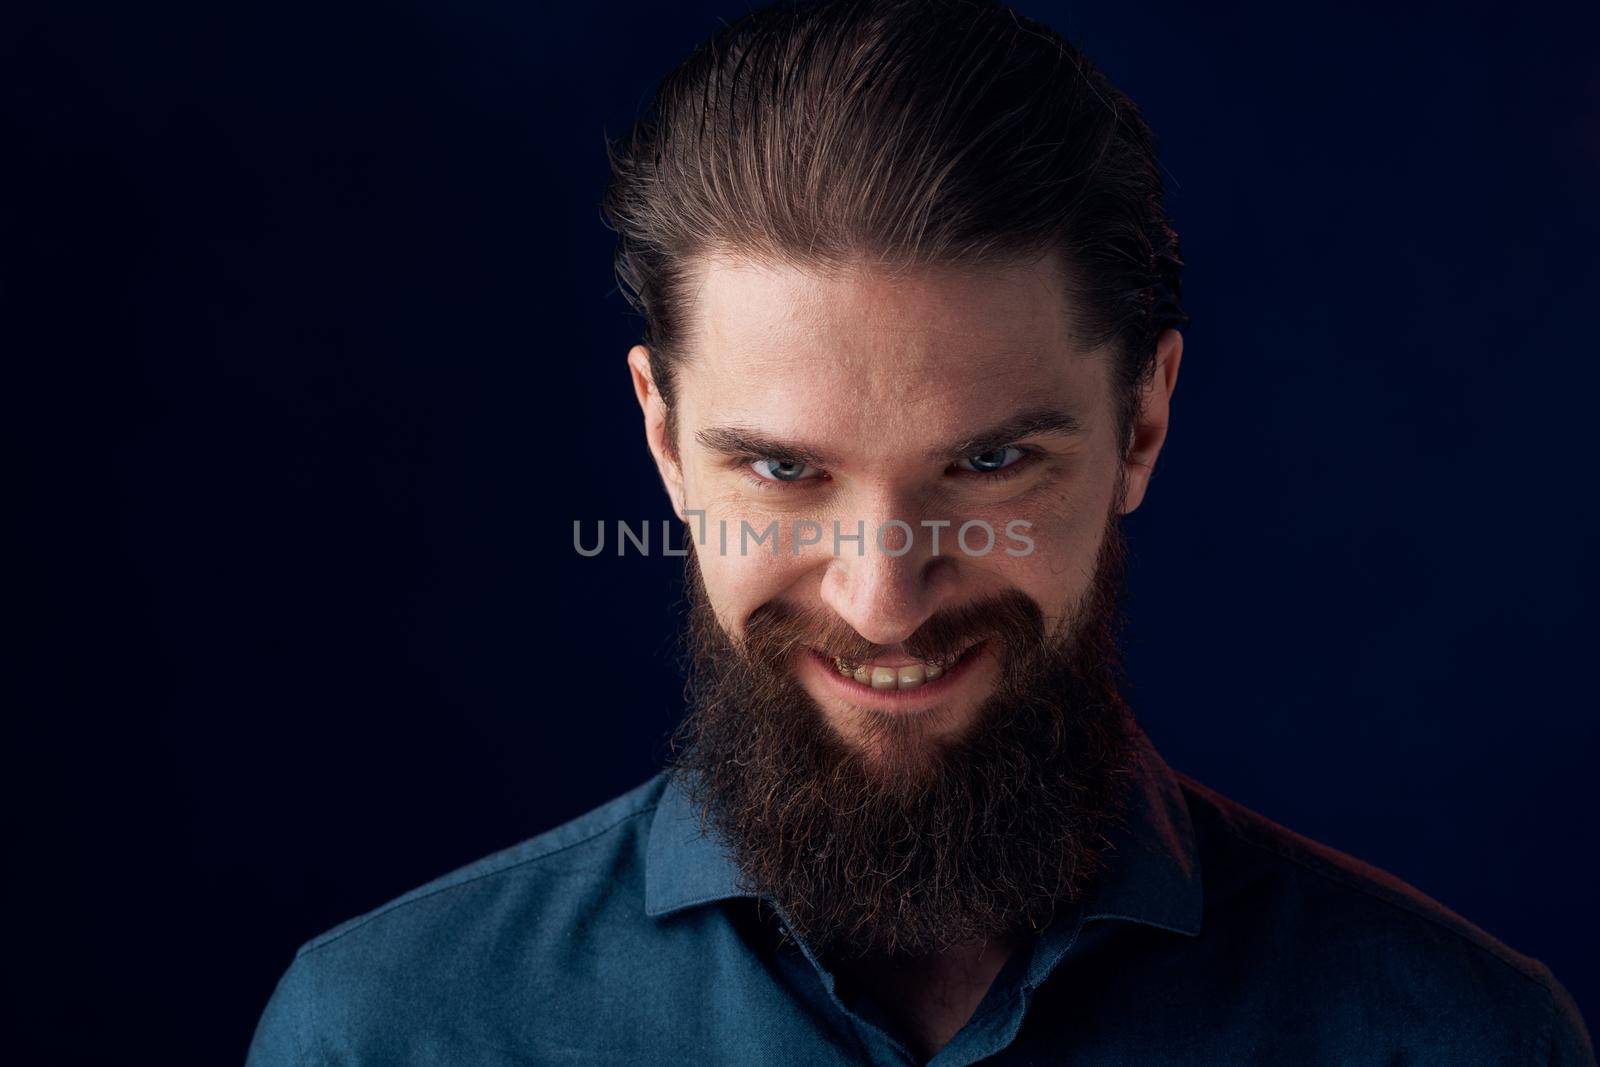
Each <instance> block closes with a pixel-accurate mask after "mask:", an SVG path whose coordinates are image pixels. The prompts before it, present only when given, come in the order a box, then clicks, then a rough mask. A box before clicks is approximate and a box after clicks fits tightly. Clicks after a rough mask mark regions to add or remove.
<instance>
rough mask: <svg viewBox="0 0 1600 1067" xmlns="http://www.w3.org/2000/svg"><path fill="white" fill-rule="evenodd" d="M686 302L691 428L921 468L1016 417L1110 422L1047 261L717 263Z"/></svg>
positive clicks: (1100, 359)
mask: <svg viewBox="0 0 1600 1067" xmlns="http://www.w3.org/2000/svg"><path fill="white" fill-rule="evenodd" d="M698 267H699V270H698V277H697V278H696V279H695V281H694V282H693V283H692V284H691V285H690V286H688V287H686V288H687V291H688V293H689V294H690V306H689V307H688V308H686V309H685V310H686V311H687V313H688V323H687V325H688V326H689V331H688V334H689V343H688V344H686V345H685V346H684V347H685V350H686V351H685V357H686V358H685V362H684V365H683V366H682V367H681V368H680V371H679V379H678V380H679V383H680V386H679V390H678V400H679V409H680V410H679V415H680V419H681V420H682V421H681V425H683V426H684V427H685V428H692V427H694V426H696V425H704V424H705V423H706V422H707V421H708V420H711V419H715V420H716V421H717V422H719V423H734V424H739V425H746V426H753V427H759V428H761V429H762V430H764V431H766V432H769V433H772V434H775V435H779V436H792V437H796V438H804V439H806V440H808V441H811V442H813V443H815V444H818V445H825V446H826V447H827V448H828V449H829V450H830V451H832V452H835V453H839V454H848V453H849V452H850V451H851V450H852V449H854V450H856V451H863V452H870V453H872V454H874V455H880V456H881V455H883V454H885V453H889V452H899V451H901V450H904V451H905V452H906V453H908V454H909V453H913V452H917V451H920V450H923V449H925V448H928V447H932V446H933V445H934V444H936V443H938V442H944V441H948V440H950V439H951V438H952V436H953V435H959V434H960V433H961V432H963V430H965V429H969V428H972V427H981V426H987V425H991V424H995V423H998V422H1001V421H1003V420H1005V419H1007V418H1009V417H1011V416H1013V415H1015V414H1016V413H1017V412H1018V411H1020V410H1026V409H1032V408H1041V407H1053V408H1060V409H1065V410H1068V411H1070V412H1072V413H1073V414H1074V415H1075V416H1076V417H1077V419H1078V421H1079V422H1080V423H1081V424H1083V425H1084V426H1093V425H1095V424H1096V423H1099V422H1101V421H1103V420H1104V419H1105V418H1107V417H1109V414H1110V396H1109V392H1108V383H1109V380H1110V376H1109V374H1108V373H1107V367H1106V360H1105V357H1104V355H1103V353H1099V352H1085V351H1083V350H1082V349H1081V348H1079V347H1077V346H1076V345H1075V343H1074V342H1073V340H1072V338H1071V336H1070V331H1069V322H1070V313H1069V311H1070V305H1069V303H1068V299H1069V298H1068V296H1067V294H1066V292H1065V288H1064V285H1063V283H1062V281H1061V278H1060V275H1059V273H1058V272H1057V270H1056V269H1055V267H1054V265H1053V262H1052V261H1050V260H1040V261H1036V262H1031V263H1019V264H1013V265H1009V266H1003V267H987V268H981V269H980V268H958V267H916V268H901V269H895V270H890V269H885V268H879V267H874V266H870V265H861V266H854V267H850V268H844V269H833V270H828V271H821V270H814V269H806V268H802V267H799V266H794V265H791V264H787V263H778V262H772V261H752V260H748V259H734V258H729V257H717V258H710V259H706V260H702V261H700V262H699V264H698Z"/></svg>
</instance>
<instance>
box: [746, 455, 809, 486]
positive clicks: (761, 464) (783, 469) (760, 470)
mask: <svg viewBox="0 0 1600 1067" xmlns="http://www.w3.org/2000/svg"><path fill="white" fill-rule="evenodd" d="M750 469H751V470H753V471H755V473H756V477H758V478H761V479H763V480H764V481H769V482H798V481H804V480H805V479H807V478H815V477H816V476H817V473H818V471H817V468H815V467H808V466H806V465H805V464H804V463H795V462H790V461H789V460H783V459H773V458H771V457H768V458H766V459H758V460H756V461H755V462H754V463H752V464H750Z"/></svg>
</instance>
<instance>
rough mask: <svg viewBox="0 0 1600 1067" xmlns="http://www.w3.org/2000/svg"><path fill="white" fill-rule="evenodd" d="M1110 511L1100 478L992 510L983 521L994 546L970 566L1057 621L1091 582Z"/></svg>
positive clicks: (1108, 494) (1108, 496) (1076, 602)
mask: <svg viewBox="0 0 1600 1067" xmlns="http://www.w3.org/2000/svg"><path fill="white" fill-rule="evenodd" d="M1109 507H1110V486H1109V483H1108V484H1107V485H1104V486H1102V485H1100V484H1099V480H1098V479H1096V480H1095V481H1094V483H1092V484H1083V483H1077V484H1071V485H1065V486H1062V487H1060V488H1057V489H1055V490H1053V491H1050V492H1046V493H1041V494H1038V495H1036V496H1034V497H1033V498H1031V499H1029V500H1027V501H1017V502H1014V503H1013V504H1011V505H1008V506H1006V507H1003V508H995V509H992V510H990V511H989V512H988V513H986V514H982V515H981V516H979V517H982V518H983V519H984V521H986V522H988V523H989V524H990V525H991V526H993V528H994V530H995V534H996V538H995V548H994V550H993V551H992V552H990V553H989V554H988V556H986V557H984V558H982V559H975V560H972V561H971V564H972V565H973V566H975V567H977V568H980V569H982V570H985V571H987V572H989V575H990V576H991V577H992V578H994V579H996V580H998V581H999V582H1001V583H1003V584H1005V585H1007V586H1010V587H1013V588H1016V589H1020V590H1021V591H1023V592H1024V593H1027V594H1028V595H1029V596H1030V597H1032V598H1033V599H1034V601H1035V602H1036V603H1038V605H1039V606H1040V608H1042V609H1043V610H1044V612H1045V614H1046V616H1047V617H1048V618H1049V619H1050V621H1051V622H1052V623H1053V622H1055V621H1057V620H1058V619H1059V618H1061V617H1062V616H1064V615H1066V614H1069V613H1070V612H1072V611H1073V610H1074V609H1075V607H1076V605H1077V604H1078V602H1079V600H1080V599H1081V598H1082V596H1083V594H1084V592H1085V591H1086V590H1087V589H1088V588H1089V586H1090V583H1091V581H1092V580H1093V577H1094V572H1095V564H1096V562H1097V560H1098V557H1099V552H1100V546H1101V542H1102V540H1103V539H1104V536H1105V530H1106V517H1107V515H1108V509H1109ZM1008 524H1011V525H1009V526H1008ZM1008 549H1009V550H1011V551H1010V552H1008V551H1007V550H1008ZM1012 552H1015V553H1018V554H1015V555H1013V554H1011V553H1012Z"/></svg>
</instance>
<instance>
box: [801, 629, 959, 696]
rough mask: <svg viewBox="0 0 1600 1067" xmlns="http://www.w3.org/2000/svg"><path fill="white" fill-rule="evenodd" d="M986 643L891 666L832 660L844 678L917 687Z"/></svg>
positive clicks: (884, 685) (881, 685)
mask: <svg viewBox="0 0 1600 1067" xmlns="http://www.w3.org/2000/svg"><path fill="white" fill-rule="evenodd" d="M982 644H983V642H982V641H978V642H975V643H973V644H971V645H968V646H967V647H966V648H964V649H962V650H961V651H960V652H959V653H957V654H956V655H954V656H951V657H948V658H944V659H939V660H914V661H913V662H911V663H902V664H892V665H890V664H879V663H871V662H868V663H848V662H846V661H845V660H842V659H839V658H838V657H831V658H830V660H829V662H831V663H832V664H833V669H834V670H835V671H837V672H838V673H839V675H840V677H842V678H848V679H851V680H852V681H854V682H856V683H857V684H859V685H863V686H867V687H869V688H871V689H879V690H891V689H894V690H900V689H917V688H920V687H921V686H924V685H926V684H927V683H929V682H933V681H937V680H938V679H940V678H942V677H944V676H945V674H946V673H948V672H950V671H952V670H954V669H955V668H956V667H957V666H959V665H960V664H962V663H964V662H965V661H966V660H967V658H968V657H969V656H971V655H972V653H973V652H974V651H975V650H976V649H977V648H978V647H979V646H980V645H982Z"/></svg>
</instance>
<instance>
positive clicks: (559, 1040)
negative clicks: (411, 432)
mask: <svg viewBox="0 0 1600 1067" xmlns="http://www.w3.org/2000/svg"><path fill="white" fill-rule="evenodd" d="M1133 785H1134V788H1133V792H1132V801H1131V803H1130V805H1129V810H1128V816H1127V819H1126V822H1125V825H1124V826H1122V827H1119V828H1118V829H1117V830H1116V831H1115V832H1114V833H1113V835H1112V840H1113V842H1114V844H1115V850H1114V852H1113V853H1112V854H1111V857H1110V861H1109V868H1108V871H1107V873H1106V874H1105V876H1104V877H1103V878H1102V879H1101V880H1100V881H1099V883H1098V885H1097V889H1096V891H1095V892H1094V893H1093V894H1091V895H1090V897H1089V898H1088V899H1087V900H1086V901H1085V902H1084V904H1083V905H1082V906H1080V907H1076V908H1073V909H1071V910H1070V911H1066V912H1064V913H1063V914H1061V915H1060V916H1059V917H1058V918H1057V920H1056V921H1055V923H1054V924H1053V925H1051V926H1050V927H1048V928H1047V929H1046V930H1045V931H1044V932H1043V933H1042V934H1041V935H1040V936H1039V937H1038V938H1037V939H1036V940H1035V941H1034V942H1033V944H1032V945H1031V946H1030V947H1029V948H1028V949H1027V950H1025V951H1021V952H1019V953H1017V954H1016V955H1014V956H1013V957H1012V959H1011V960H1010V962H1009V963H1007V965H1006V966H1005V968H1004V969H1003V970H1002V971H1001V973H1000V975H999V977H998V978H997V979H996V981H995V982H994V985H993V986H992V988H991V989H990V990H989V993H988V995H987V996H986V997H985V998H984V1000H983V1002H982V1003H981V1004H980V1005H979V1007H978V1009H977V1011H976V1012H975V1013H974V1015H973V1017H972V1019H971V1021H970V1022H968V1023H967V1025H966V1026H965V1028H963V1029H962V1030H961V1031H960V1032H959V1033H957V1034H956V1035H955V1037H954V1038H953V1039H952V1040H951V1041H950V1043H949V1044H948V1045H947V1046H945V1048H944V1049H943V1050H942V1051H941V1052H940V1053H939V1054H938V1055H937V1056H936V1057H935V1058H934V1059H933V1060H932V1061H931V1063H932V1064H935V1065H940V1067H943V1065H950V1067H955V1065H957V1064H967V1063H975V1062H978V1061H980V1060H983V1061H985V1062H988V1063H994V1064H1022V1063H1052V1064H1053V1063H1071V1064H1139V1065H1146V1064H1211V1063H1216V1064H1239V1063H1274V1064H1276V1063H1285V1064H1296V1065H1310V1064H1398V1063H1404V1064H1435V1063H1436V1064H1453V1065H1456V1064H1480V1063H1481V1064H1584V1063H1589V1064H1592V1063H1594V1062H1595V1061H1594V1051H1593V1048H1592V1045H1591V1044H1590V1039H1589V1035H1588V1033H1587V1031H1586V1030H1585V1028H1584V1024H1583V1020H1582V1019H1581V1017H1580V1016H1579V1013H1578V1010H1577V1008H1576V1007H1575V1005H1574V1004H1573V1002H1572V1000H1571V998H1570V997H1569V996H1568V995H1567V992H1566V990H1565V989H1563V988H1562V986H1561V985H1560V984H1559V983H1558V982H1557V981H1556V980H1555V978H1553V977H1552V976H1551V974H1550V972H1549V970H1547V969H1546V968H1545V967H1544V966H1543V965H1542V964H1540V963H1539V962H1537V961H1535V960H1532V959H1529V958H1527V957H1525V956H1522V955H1519V954H1518V953H1516V952H1513V951H1512V950H1511V949H1509V948H1507V947H1506V946H1505V945H1502V944H1500V943H1499V942H1497V941H1495V940H1494V939H1493V938H1491V937H1490V936H1489V935H1487V934H1485V933H1484V932H1483V931H1481V930H1479V929H1477V928H1476V927H1474V926H1472V925H1471V924H1470V923H1468V922H1466V921H1465V920H1463V919H1461V918H1459V917H1458V916H1456V915H1454V914H1453V913H1451V912H1450V911H1448V910H1446V909H1445V908H1444V907H1442V906H1441V905H1439V904H1437V903H1435V902H1434V901H1432V900H1430V899H1428V898H1427V897H1425V896H1423V895H1422V894H1421V893H1419V892H1417V891H1416V890H1415V889H1413V888H1411V887H1410V886H1408V885H1406V884H1405V883H1403V882H1401V881H1399V880H1398V879H1396V878H1394V877H1392V876H1390V875H1387V874H1385V873H1383V872H1381V871H1378V870H1375V869H1373V868H1371V867H1368V866H1366V865H1364V864H1362V863H1361V862H1359V861H1357V860H1354V859H1352V858H1350V857H1349V856H1346V855H1343V854H1341V853H1338V852H1335V851H1333V850H1331V849H1329V848H1326V847H1324V846H1322V845H1319V844H1316V843H1315V842H1312V841H1309V840H1306V839H1305V838H1302V837H1299V836H1297V835H1295V834H1293V833H1291V832H1289V831H1288V830H1285V829H1284V828H1282V827H1280V826H1278V825H1276V824H1274V823H1272V822H1270V821H1268V820H1267V819H1265V818H1263V817H1261V816H1260V815H1257V814H1255V813H1253V812H1250V811H1248V810H1246V809H1245V808H1243V807H1241V806H1239V805H1238V804H1235V803H1233V802H1231V801H1229V800H1227V799H1226V798H1224V797H1221V796H1219V795H1217V794H1216V793H1214V792H1212V791H1210V790H1209V789H1206V788H1205V787H1203V786H1201V785H1199V784H1197V783H1196V782H1194V781H1192V780H1191V779H1189V778H1188V777H1186V776H1184V775H1180V774H1177V773H1175V772H1173V771H1172V770H1171V769H1170V768H1169V767H1168V766H1167V765H1166V763H1165V762H1164V761H1163V760H1162V759H1161V757H1160V756H1159V755H1158V754H1157V753H1156V751H1155V749H1154V748H1152V747H1151V746H1150V745H1149V742H1148V740H1146V739H1143V738H1142V737H1141V739H1140V745H1139V757H1138V760H1137V764H1136V774H1135V777H1134V779H1133ZM776 924H777V920H776V919H775V918H774V912H773V910H772V909H771V908H770V907H759V906H758V905H757V902H756V900H755V899H754V898H753V897H752V896H751V895H750V894H748V893H746V892H744V891H742V890H741V889H740V888H739V887H738V884H737V879H736V871H735V868H734V867H733V865H732V864H731V863H730V861H729V860H728V858H727V857H726V855H725V854H724V852H723V850H722V849H721V848H720V847H719V845H718V843H717V841H716V840H715V839H714V838H710V837H707V836H703V835H702V834H701V833H700V831H699V826H698V823H697V821H696V819H695V817H694V814H693V812H692V811H691V809H690V806H689V804H688V802H687V799H686V797H685V793H684V790H683V788H682V784H681V783H680V782H679V781H677V780H676V779H674V778H672V777H670V776H665V775H658V776H657V777H655V778H653V779H652V780H650V781H649V782H646V783H645V784H644V785H642V786H640V787H639V788H637V789H635V790H633V791H632V792H630V793H628V794H626V795H624V796H621V797H619V798H617V799H616V800H613V801H611V802H610V803H608V804H606V805H604V806H602V807H600V808H598V809H596V810H594V811H592V812H590V813H589V814H587V815H584V816H582V817H580V818H578V819H576V820H574V821H573V822H570V823H568V824H566V825H565V826H561V827H559V828H557V829H555V830H552V831H550V832H549V833H546V834H542V835H540V836H539V837H535V838H533V839H532V840H530V841H527V842H525V843H524V844H521V845H518V846H516V847H515V848H512V849H510V850H508V851H505V852H502V853H499V854H498V855H495V856H491V857H489V858H488V859H485V860H481V861H479V862H478V863H475V864H473V865H471V866H469V867H466V868H464V869H462V870H460V871H457V872H456V873H454V874H451V875H448V876H446V877H444V878H441V879H439V880H438V881H436V882H434V883H432V884H430V885H427V886H424V887H422V888H420V889H418V890H416V891H414V892H412V893H409V894H407V895H405V896H403V897H401V898H399V899H398V900H396V901H394V902H392V903H390V904H388V905H385V906H384V907H381V908H379V909H377V910H376V911H374V912H372V913H371V914H368V915H366V916H363V917H361V918H359V919H355V920H354V921H352V922H349V923H346V924H345V925H343V926H340V927H338V928H336V929H334V930H331V931H329V932H328V933H326V934H324V935H322V936H321V937H318V938H316V939H314V940H312V941H311V942H309V943H308V944H306V945H305V946H304V947H303V948H301V950H300V951H299V953H298V955H297V956H296V957H295V959H294V962H293V964H292V965H291V966H290V967H289V969H288V972H287V973H286V974H285V975H284V976H283V979H282V981H281V982H280V983H279V985H278V989H277V991H276V993H275V994H274V995H273V997H272V1000H271V1002H270V1003H269V1004H268V1006H267V1009H266V1012H265V1014H264V1015H263V1016H262V1019H261V1022H260V1025H259V1026H258V1028H257V1032H256V1035H255V1040H254V1042H253V1043H252V1045H251V1047H250V1055H249V1067H288V1065H291V1064H346V1065H369V1064H370V1065H380V1064H381V1065H384V1067H404V1065H411V1064H474V1065H479V1064H481V1065H490V1067H501V1065H506V1067H509V1065H512V1064H516V1065H528V1064H655V1063H693V1064H723V1063H728V1064H805V1065H817V1064H910V1063H916V1062H918V1061H917V1060H916V1058H915V1057H914V1056H913V1055H912V1054H911V1053H910V1052H909V1051H908V1049H907V1047H906V1045H905V1043H904V1042H903V1041H902V1040H901V1039H900V1038H899V1037H898V1036H897V1035H896V1033H895V1031H894V1028H893V1026H892V1025H891V1024H890V1023H889V1022H888V1021H887V1019H886V1017H885V1016H884V1014H883V1013H882V1012H881V1011H880V1010H879V1009H878V1008H877V1007H876V1006H875V1005H874V1004H873V1003H872V1002H871V1000H870V999H869V998H867V997H866V996H864V995H862V994H860V993H858V992H852V991H851V990H850V989H848V988H847V987H846V986H845V985H843V984H841V983H839V982H836V980H835V976H834V975H833V974H831V973H830V972H829V971H828V969H827V968H826V967H824V966H822V965H821V963H819V961H818V960H817V959H816V958H814V957H813V955H812V954H811V953H810V952H809V951H808V950H807V949H806V947H805V946H804V945H803V944H799V943H797V942H796V941H794V940H793V939H792V938H786V937H783V936H781V931H780V930H779V929H778V928H777V925H776Z"/></svg>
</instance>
